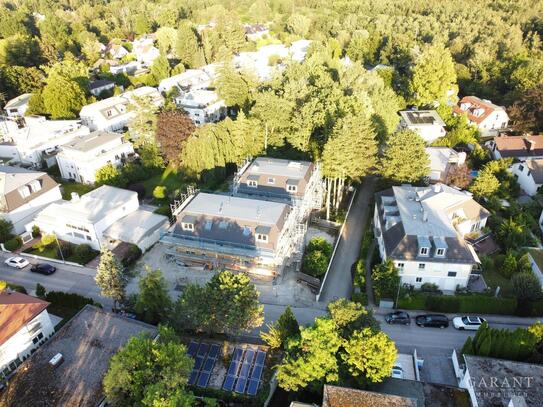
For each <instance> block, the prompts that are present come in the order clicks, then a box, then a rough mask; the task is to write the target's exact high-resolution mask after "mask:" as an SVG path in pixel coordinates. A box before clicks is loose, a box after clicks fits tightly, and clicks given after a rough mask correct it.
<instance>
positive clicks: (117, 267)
mask: <svg viewBox="0 0 543 407" xmlns="http://www.w3.org/2000/svg"><path fill="white" fill-rule="evenodd" d="M94 281H96V284H97V285H98V287H100V295H101V296H102V297H107V298H111V299H112V300H113V309H115V308H116V307H117V304H118V303H120V302H122V301H123V300H124V298H125V289H126V285H127V283H128V280H127V278H126V275H125V273H124V271H123V269H122V266H121V264H120V262H119V261H118V260H117V258H116V257H115V256H114V255H113V253H112V252H111V251H110V250H108V249H102V251H101V253H100V263H99V264H98V267H97V269H96V276H95V277H94Z"/></svg>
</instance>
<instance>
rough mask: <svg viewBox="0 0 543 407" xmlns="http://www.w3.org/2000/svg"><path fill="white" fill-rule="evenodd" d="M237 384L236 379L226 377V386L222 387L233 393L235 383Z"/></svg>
mask: <svg viewBox="0 0 543 407" xmlns="http://www.w3.org/2000/svg"><path fill="white" fill-rule="evenodd" d="M235 382H236V378H235V377H233V376H226V379H224V384H223V385H222V388H223V390H226V391H232V390H233V389H234V383H235Z"/></svg>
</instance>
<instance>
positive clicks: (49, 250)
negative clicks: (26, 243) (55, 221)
mask: <svg viewBox="0 0 543 407" xmlns="http://www.w3.org/2000/svg"><path fill="white" fill-rule="evenodd" d="M25 253H28V254H34V255H36V256H42V257H48V258H50V259H58V256H57V248H56V247H54V246H50V247H44V248H43V251H40V249H34V248H30V249H26V250H25Z"/></svg>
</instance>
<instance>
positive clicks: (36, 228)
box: [32, 225, 41, 237]
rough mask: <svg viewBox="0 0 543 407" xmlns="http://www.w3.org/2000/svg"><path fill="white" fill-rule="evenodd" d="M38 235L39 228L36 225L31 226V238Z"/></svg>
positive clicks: (39, 232) (39, 233)
mask: <svg viewBox="0 0 543 407" xmlns="http://www.w3.org/2000/svg"><path fill="white" fill-rule="evenodd" d="M40 235H41V230H40V227H39V226H38V225H34V226H32V236H33V237H38V236H40Z"/></svg>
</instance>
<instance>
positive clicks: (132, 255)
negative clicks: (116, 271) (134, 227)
mask: <svg viewBox="0 0 543 407" xmlns="http://www.w3.org/2000/svg"><path fill="white" fill-rule="evenodd" d="M140 257H141V249H140V248H139V247H138V246H137V245H135V244H132V243H131V244H130V249H129V250H128V253H127V254H126V256H125V258H124V259H122V261H121V263H122V265H123V266H124V267H129V266H131V265H132V264H134V263H135V262H136V261H137V260H138V259H139V258H140Z"/></svg>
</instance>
